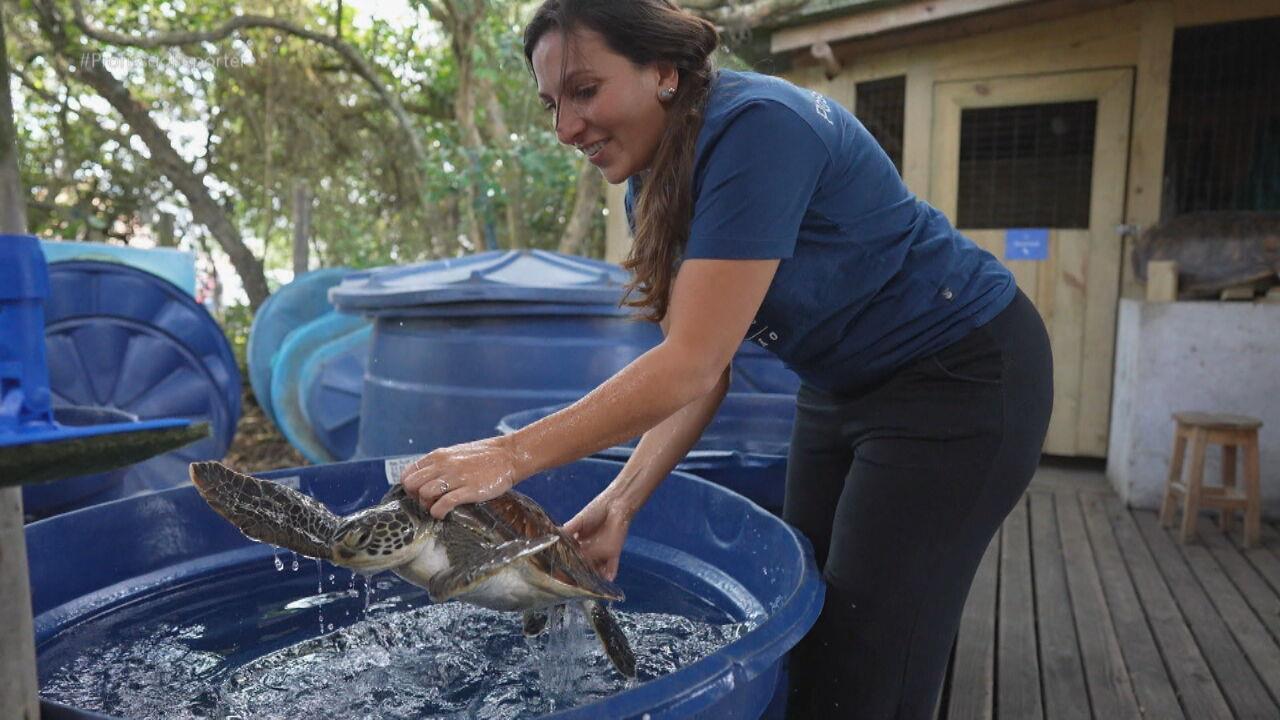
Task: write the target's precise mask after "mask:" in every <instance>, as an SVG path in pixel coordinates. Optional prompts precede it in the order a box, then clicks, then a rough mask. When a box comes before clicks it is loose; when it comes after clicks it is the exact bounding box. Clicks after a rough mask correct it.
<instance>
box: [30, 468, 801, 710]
mask: <svg viewBox="0 0 1280 720" xmlns="http://www.w3.org/2000/svg"><path fill="white" fill-rule="evenodd" d="M395 467H397V466H396V465H393V464H392V461H382V460H374V461H359V462H352V463H343V464H336V465H322V466H312V467H305V468H297V469H292V470H279V471H275V472H272V473H267V474H266V476H267V477H271V478H275V479H278V480H280V481H281V482H288V483H289V484H291V485H293V486H294V487H298V488H299V489H301V490H302V491H303V492H304V493H307V494H309V495H311V496H313V497H315V498H316V499H318V500H319V501H321V502H322V503H324V504H325V505H327V506H329V507H330V508H331V509H332V510H333V511H334V512H337V513H340V514H348V513H351V512H353V511H355V510H357V509H359V508H363V507H367V506H369V505H371V504H373V503H375V502H376V501H377V500H378V499H379V498H380V497H381V496H382V494H383V493H384V492H385V491H386V489H387V482H388V478H394V477H395V476H396V475H397V474H398V473H397V472H395ZM617 470H618V466H617V464H615V463H610V462H606V461H601V460H584V461H581V462H576V463H571V464H569V465H566V466H564V467H562V468H558V469H556V470H554V471H552V472H549V473H545V474H541V475H537V476H534V477H532V478H530V479H528V480H526V481H525V482H523V483H521V484H520V486H519V489H520V491H521V492H524V493H526V494H527V495H529V496H531V497H532V498H534V499H535V500H537V501H538V502H539V503H541V504H542V505H543V507H545V508H546V510H547V512H548V513H549V514H550V515H551V517H552V518H553V519H554V520H555V521H556V522H564V521H566V520H568V519H569V518H570V517H571V516H572V515H573V514H574V513H575V512H576V511H577V510H578V509H580V508H581V507H582V506H583V505H584V504H586V503H587V502H588V501H589V500H590V499H591V498H592V497H594V496H595V495H596V493H598V492H600V491H601V490H602V489H604V487H605V486H606V485H608V484H609V482H610V481H611V480H612V479H613V477H614V475H615V474H616V472H617ZM158 537H159V538H163V539H164V542H156V541H155V539H156V538H158ZM26 540H27V551H28V555H29V557H30V567H31V592H32V605H33V610H34V614H35V623H34V624H35V635H36V644H37V647H38V649H39V650H38V651H39V654H40V670H41V673H42V680H43V679H44V678H45V677H47V673H49V672H50V671H53V670H56V669H57V668H56V667H51V662H50V661H51V660H52V658H51V657H50V656H49V654H50V652H51V648H52V647H53V646H55V645H57V644H60V643H80V644H81V645H82V646H83V647H82V649H83V652H86V653H93V652H97V651H99V648H101V647H102V646H104V645H105V644H108V643H111V642H112V641H113V640H114V639H117V638H119V637H127V636H128V635H129V633H130V632H131V629H132V626H135V625H138V624H142V623H146V622H148V621H149V617H150V616H149V615H148V614H147V613H146V612H143V611H141V610H139V608H142V607H146V606H147V604H148V603H157V602H159V603H163V602H165V599H166V598H169V597H172V594H173V593H174V592H176V591H177V590H178V589H180V588H188V589H189V588H191V587H199V589H200V597H201V602H200V603H198V604H197V606H196V607H191V608H185V607H179V608H177V610H178V611H179V612H180V613H181V612H185V613H186V615H185V616H184V617H186V618H187V619H186V622H190V623H192V624H201V625H211V624H212V623H211V620H210V618H211V617H212V616H213V615H212V613H213V612H214V611H215V609H216V608H218V607H219V606H221V605H222V604H224V603H226V602H230V601H232V598H227V597H225V596H226V594H227V593H229V592H232V591H233V590H232V588H242V587H243V585H240V586H237V585H235V584H234V583H233V582H232V581H233V580H234V579H235V578H237V577H243V576H245V575H246V574H250V573H252V572H253V571H254V569H255V568H264V567H270V563H271V556H272V552H273V550H272V548H270V547H268V546H265V545H259V544H256V543H253V542H252V541H250V540H248V539H247V538H245V537H244V536H243V535H241V534H240V532H239V531H238V530H237V529H236V528H234V527H233V526H232V525H230V524H229V523H227V522H226V521H225V520H223V519H222V518H221V517H219V516H217V515H216V514H214V512H213V511H212V510H211V509H210V508H209V507H208V505H206V504H205V502H204V501H203V500H202V499H201V498H200V497H199V495H198V494H197V493H196V491H195V489H194V488H192V487H183V488H176V489H173V490H168V491H165V492H160V493H151V494H148V495H144V496H139V497H134V498H130V499H127V500H124V501H122V502H117V503H112V504H110V505H105V506H104V505H98V506H95V507H91V508H86V509H82V510H79V511H76V512H73V513H68V514H65V515H60V516H58V517H55V518H52V519H49V520H44V521H41V522H37V523H33V524H31V525H28V526H27V529H26ZM307 577H308V581H307V582H306V584H305V587H303V586H299V588H298V589H299V590H300V592H301V593H302V595H303V596H304V597H305V596H306V595H310V594H312V593H314V592H315V583H314V581H312V580H310V578H314V577H315V575H313V574H308V575H307ZM654 577H661V578H663V579H664V580H666V581H669V582H670V583H672V584H673V585H675V586H676V587H678V588H679V589H680V590H681V591H682V592H687V593H690V594H692V595H693V596H695V597H697V598H699V602H700V603H703V604H705V605H706V606H707V607H709V608H712V609H714V610H715V611H716V612H717V614H719V615H721V616H723V617H727V618H730V619H732V620H736V621H741V620H745V619H748V618H754V619H756V620H757V621H758V625H757V626H756V627H755V628H754V629H753V630H751V631H750V632H747V633H746V634H744V635H743V636H742V637H741V638H739V639H738V640H736V641H734V642H732V643H730V644H728V645H726V646H724V647H722V648H721V649H720V650H718V651H716V652H713V653H712V654H710V655H708V656H706V657H704V658H703V659H701V660H698V661H696V662H694V663H692V664H690V665H687V666H686V667H683V668H681V669H679V670H677V671H675V672H673V673H671V674H669V675H666V676H663V677H659V678H657V679H654V680H651V681H649V682H645V683H641V684H639V685H637V686H635V687H632V688H630V689H627V690H624V691H622V692H619V693H617V694H615V695H611V696H609V697H606V698H604V699H602V700H599V701H597V702H593V703H591V704H588V705H584V706H580V707H577V708H572V709H568V710H565V711H562V712H558V713H555V714H554V715H553V716H551V717H554V718H557V719H560V720H569V719H572V720H585V719H587V718H590V719H592V720H594V719H597V718H611V719H618V720H622V719H626V718H636V719H637V720H638V719H639V718H654V719H656V718H694V717H697V718H725V719H730V720H731V719H734V718H751V719H752V720H754V719H755V718H759V717H760V716H761V714H762V713H763V712H764V711H765V709H766V707H767V706H768V705H769V703H770V700H771V698H773V697H774V696H775V694H776V693H777V691H778V687H779V682H780V677H781V674H782V672H781V670H782V663H783V661H784V659H785V655H786V654H787V653H788V652H789V651H790V649H791V648H792V647H793V646H794V645H795V644H796V642H798V641H799V640H800V638H801V637H802V636H804V634H805V633H806V632H808V630H809V628H810V627H812V625H813V623H814V621H815V620H816V619H817V616H818V613H819V611H820V610H821V607H822V600H823V592H824V586H823V583H822V581H821V579H820V576H819V574H818V572H817V568H816V566H815V564H814V560H813V554H812V550H811V548H810V547H809V544H808V543H807V542H806V541H805V540H804V539H803V538H802V537H801V536H800V535H799V534H798V533H797V532H796V531H795V530H793V529H792V528H790V527H789V526H788V525H786V524H785V523H783V522H782V521H781V520H779V519H778V518H777V517H774V516H773V515H770V514H769V513H767V512H764V511H763V510H761V509H760V508H759V507H757V506H756V505H754V504H752V503H750V502H747V501H746V500H745V499H743V498H742V497H740V496H738V495H736V494H734V493H731V492H728V491H726V490H724V489H723V488H720V487H718V486H716V485H713V484H711V483H708V482H706V481H704V480H701V479H699V478H696V477H692V476H690V475H686V474H682V473H673V474H672V475H671V476H670V477H668V478H667V479H666V480H665V481H664V482H663V483H662V484H661V485H660V486H659V487H658V489H657V490H656V491H655V492H654V494H653V496H652V497H651V498H650V500H649V502H648V503H647V504H646V505H645V507H644V508H643V509H641V511H640V512H639V513H638V514H637V515H636V517H635V519H634V521H633V523H632V525H631V533H630V536H629V537H628V539H627V544H626V547H625V548H624V550H623V555H622V560H621V564H620V572H619V576H618V584H619V585H620V586H621V587H622V589H623V591H624V592H626V593H627V594H628V596H629V598H632V599H630V600H628V602H624V603H622V604H621V609H622V610H623V611H627V610H628V609H629V605H628V603H631V602H635V600H634V598H639V597H645V596H646V595H648V596H649V602H650V603H651V604H656V605H654V606H649V607H645V611H648V612H674V613H680V612H681V611H682V610H683V608H681V607H677V606H664V605H663V604H662V603H663V602H664V600H665V602H667V603H675V602H679V601H678V600H673V599H671V598H664V597H663V596H661V595H656V596H655V595H653V593H647V592H646V589H647V587H648V586H650V585H652V584H653V578H654ZM283 582H284V580H283V579H281V580H280V581H279V582H277V583H272V582H271V581H270V580H268V581H266V582H259V583H254V584H252V585H251V586H250V587H251V588H252V589H251V590H250V591H249V592H252V593H253V594H254V596H255V597H254V598H253V602H252V603H250V605H251V606H252V607H254V608H257V611H258V612H259V613H261V616H260V617H257V618H239V619H238V620H240V621H241V622H242V623H243V624H244V625H245V626H247V627H250V628H253V629H254V630H255V631H252V632H247V633H244V634H242V635H240V636H239V638H238V644H237V646H229V647H225V648H223V649H220V650H219V651H218V652H219V653H221V654H225V655H227V656H228V657H231V658H236V659H239V660H238V661H239V662H243V661H244V660H245V659H250V658H254V657H258V656H260V655H263V654H265V653H266V652H268V651H270V650H275V649H276V648H278V647H280V646H281V636H282V635H287V636H288V637H290V638H296V639H294V640H292V642H299V641H301V640H303V639H306V638H307V637H314V636H315V635H316V634H317V633H318V632H319V630H318V629H317V627H316V624H315V623H314V622H313V620H312V618H313V617H314V616H311V615H307V614H305V613H303V614H298V613H281V612H279V611H278V610H277V611H275V612H274V613H271V612H269V611H270V610H271V609H272V608H273V607H278V606H279V605H280V604H281V602H284V603H288V602H292V601H295V600H301V599H302V597H296V598H294V597H291V598H281V597H279V591H278V588H276V587H275V586H276V585H278V584H281V583H283ZM235 592H239V593H241V594H243V593H244V592H245V591H244V590H243V589H240V590H235ZM241 600H243V598H241V597H237V598H235V601H236V602H239V601H241ZM170 605H172V603H170ZM291 607H292V606H291ZM337 622H341V621H340V620H337ZM266 627H270V628H272V631H271V632H264V631H262V630H261V628H266ZM72 628H74V629H75V632H67V631H68V630H69V629H72ZM218 630H219V628H217V627H212V626H210V627H207V628H205V630H204V632H201V633H196V634H194V635H191V636H190V640H189V641H188V642H191V643H199V642H201V640H200V638H201V637H202V636H205V635H208V634H210V633H214V632H217V631H218ZM178 637H179V638H185V637H187V636H186V635H182V636H178ZM41 710H42V714H44V715H45V716H47V717H56V718H76V719H77V720H83V719H85V718H97V717H106V716H102V715H97V714H94V713H89V712H84V711H80V710H77V709H74V708H69V707H67V706H64V705H59V704H57V703H53V702H49V701H44V702H42V704H41Z"/></svg>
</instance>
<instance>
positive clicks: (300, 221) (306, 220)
mask: <svg viewBox="0 0 1280 720" xmlns="http://www.w3.org/2000/svg"><path fill="white" fill-rule="evenodd" d="M310 249H311V190H310V189H309V188H308V187H307V184H306V183H304V182H301V181H299V182H298V183H296V184H295V185H294V186H293V277H294V279H297V277H298V276H299V275H302V274H304V273H306V272H307V270H308V269H309V264H310V261H311V259H310V257H309V251H310Z"/></svg>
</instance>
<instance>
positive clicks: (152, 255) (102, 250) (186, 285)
mask: <svg viewBox="0 0 1280 720" xmlns="http://www.w3.org/2000/svg"><path fill="white" fill-rule="evenodd" d="M40 249H41V250H43V251H44V257H45V260H47V261H48V262H50V263H56V262H65V261H67V260H99V261H104V262H115V263H123V264H125V265H128V266H130V267H135V268H138V269H139V270H145V271H147V272H149V273H151V274H152V275H155V276H156V277H161V278H164V279H165V280H168V281H169V282H171V283H173V284H174V285H176V286H177V287H178V289H179V290H181V291H182V292H184V293H186V294H188V295H192V296H194V295H195V294H196V256H195V255H193V254H191V253H189V252H186V251H185V250H178V249H176V248H136V247H129V246H128V245H109V244H107V243H95V242H60V241H54V240H41V241H40Z"/></svg>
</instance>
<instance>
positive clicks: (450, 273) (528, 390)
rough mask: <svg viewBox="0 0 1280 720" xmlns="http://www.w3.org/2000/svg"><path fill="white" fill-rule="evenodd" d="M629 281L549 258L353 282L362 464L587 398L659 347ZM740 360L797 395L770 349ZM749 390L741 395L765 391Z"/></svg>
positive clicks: (612, 271) (346, 307)
mask: <svg viewBox="0 0 1280 720" xmlns="http://www.w3.org/2000/svg"><path fill="white" fill-rule="evenodd" d="M627 281H628V274H627V272H626V271H625V270H623V269H622V268H621V267H619V266H617V265H613V264H610V263H605V262H601V261H598V260H592V259H588V258H582V257H576V256H571V255H562V254H559V253H552V252H545V251H540V250H526V251H511V252H491V253H482V254H479V255H472V256H468V257H464V258H459V259H457V260H445V261H435V262H431V263H425V264H421V265H412V266H406V267H396V268H384V269H379V270H372V271H364V272H357V273H352V274H351V275H348V276H347V277H346V278H345V279H344V280H343V282H342V283H341V284H340V285H338V286H336V287H334V288H333V289H332V290H331V291H330V299H331V300H332V302H333V304H334V306H335V307H337V308H338V309H339V310H340V311H342V312H351V313H364V314H367V315H370V316H372V317H373V319H374V331H373V337H372V345H371V347H370V350H369V356H368V368H367V371H366V374H365V382H364V395H363V398H362V403H361V412H360V418H361V419H360V443H359V448H358V453H357V454H358V456H378V455H391V454H397V453H407V452H426V451H429V450H431V449H433V448H436V447H441V446H444V445H450V444H454V443H459V442H465V441H468V440H475V439H477V438H481V437H486V436H488V435H490V434H492V432H493V428H494V426H495V425H496V424H497V423H498V422H499V421H500V420H501V419H502V418H503V417H504V416H506V415H508V414H510V413H512V412H516V411H519V410H523V409H527V408H530V407H536V406H540V405H550V404H555V403H561V402H569V401H572V400H576V399H577V398H579V397H581V396H582V395H584V394H586V393H587V392H588V391H590V390H591V389H592V388H594V387H596V386H597V385H599V384H600V383H601V382H603V381H604V380H606V379H608V378H609V377H610V376H612V375H613V374H614V373H615V372H617V371H618V370H620V369H621V368H622V367H623V366H625V365H626V364H627V363H629V362H631V361H632V360H634V359H635V358H637V357H639V356H640V355H642V354H643V353H644V352H645V351H647V350H649V349H650V348H652V347H653V346H655V345H656V344H657V343H658V342H659V341H660V340H661V332H660V330H659V329H658V327H657V326H656V325H655V324H653V323H646V322H639V321H637V320H635V319H634V318H633V317H632V315H633V311H632V310H631V309H629V308H622V307H619V305H618V303H619V301H620V299H621V297H622V292H623V288H624V286H625V285H626V283H627ZM742 352H743V353H744V354H746V356H748V357H749V360H750V362H751V363H753V364H754V365H755V366H757V367H763V366H765V365H766V363H767V362H772V363H773V365H774V368H775V372H776V374H777V375H778V376H780V377H790V378H792V380H769V381H766V382H760V383H759V385H763V386H765V387H784V386H786V385H787V383H789V382H794V384H795V385H796V386H798V381H794V374H792V373H791V372H790V371H789V370H787V369H786V368H785V367H784V366H783V365H782V363H781V362H779V361H778V360H777V359H776V358H769V359H764V358H761V357H757V356H756V355H754V353H756V352H764V351H763V350H760V349H759V348H755V349H754V350H753V349H751V348H746V349H744V350H743V351H742ZM736 374H737V373H735V375H736ZM749 374H750V373H747V374H744V377H746V376H747V375H749ZM765 374H766V373H764V372H762V371H759V370H757V371H756V373H755V375H756V376H757V377H760V376H763V375H765ZM743 383H745V380H742V379H735V384H734V386H733V388H732V389H733V390H742V391H753V390H758V389H759V387H753V386H746V385H744V384H743Z"/></svg>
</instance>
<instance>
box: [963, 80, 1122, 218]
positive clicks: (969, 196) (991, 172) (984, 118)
mask: <svg viewBox="0 0 1280 720" xmlns="http://www.w3.org/2000/svg"><path fill="white" fill-rule="evenodd" d="M1097 114H1098V103H1097V101H1095V100H1088V101H1083V102H1068V103H1049V104H1042V105H1015V106H1008V107H994V108H971V109H968V110H964V111H962V112H961V114H960V178H959V179H960V191H959V197H958V198H957V209H956V224H957V225H958V226H960V227H964V228H1017V227H1053V228H1086V227H1089V198H1090V195H1091V194H1092V189H1093V137H1094V124H1095V122H1096V121H1097Z"/></svg>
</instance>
